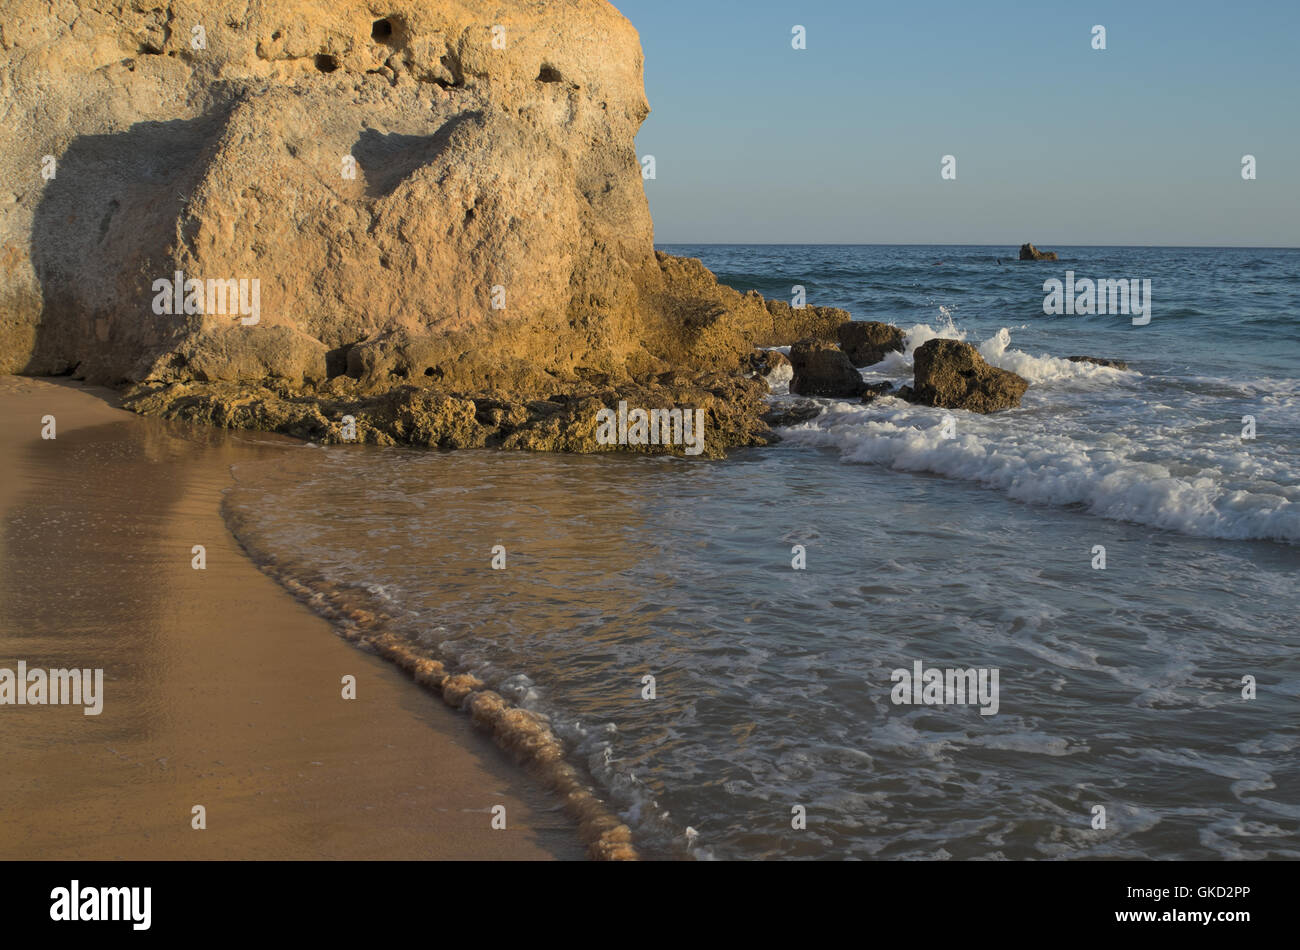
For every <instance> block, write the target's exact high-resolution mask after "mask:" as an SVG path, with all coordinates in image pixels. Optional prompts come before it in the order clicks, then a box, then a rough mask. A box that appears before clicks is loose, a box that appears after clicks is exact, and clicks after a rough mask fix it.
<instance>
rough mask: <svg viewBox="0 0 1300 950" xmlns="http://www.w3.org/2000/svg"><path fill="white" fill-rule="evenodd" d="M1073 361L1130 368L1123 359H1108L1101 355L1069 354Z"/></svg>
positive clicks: (1112, 367)
mask: <svg viewBox="0 0 1300 950" xmlns="http://www.w3.org/2000/svg"><path fill="white" fill-rule="evenodd" d="M1066 359H1067V360H1069V361H1070V362H1071V363H1092V364H1093V365H1094V366H1107V367H1109V368H1110V369H1128V363H1125V362H1124V361H1123V360H1108V359H1104V358H1103V357H1100V356H1067V357H1066Z"/></svg>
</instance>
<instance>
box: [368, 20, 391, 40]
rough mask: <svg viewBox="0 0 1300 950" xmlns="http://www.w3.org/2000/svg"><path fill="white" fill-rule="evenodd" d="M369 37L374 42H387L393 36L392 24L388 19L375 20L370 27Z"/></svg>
mask: <svg viewBox="0 0 1300 950" xmlns="http://www.w3.org/2000/svg"><path fill="white" fill-rule="evenodd" d="M370 38H371V39H372V40H374V41H375V42H376V43H387V42H388V41H389V40H391V39H392V38H393V24H392V23H390V22H389V21H388V20H376V21H375V25H374V26H372V27H371V28H370Z"/></svg>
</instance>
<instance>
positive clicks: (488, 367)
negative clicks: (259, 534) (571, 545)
mask: <svg viewBox="0 0 1300 950" xmlns="http://www.w3.org/2000/svg"><path fill="white" fill-rule="evenodd" d="M641 67H642V56H641V50H640V46H639V41H638V39H637V36H636V32H635V30H634V29H633V28H632V26H631V25H630V24H629V23H628V22H627V21H626V20H625V19H624V18H623V17H622V16H621V15H620V14H619V13H618V12H617V11H616V10H615V9H614V8H613V7H612V6H610V5H609V4H608V3H606V2H604V0H556V2H551V3H532V2H527V0H500V2H497V3H494V4H492V5H488V6H482V5H477V4H469V3H464V2H461V0H393V2H391V3H388V2H385V3H384V4H382V5H381V4H377V3H371V2H368V0H335V2H331V3H319V4H318V3H310V2H306V0H264V2H258V3H253V4H249V3H246V2H242V0H174V2H171V0H169V2H165V3H158V4H143V3H122V2H118V0H83V2H80V3H77V4H73V3H71V2H59V0H56V2H54V3H53V4H52V5H51V4H50V3H47V2H44V0H8V3H7V4H6V12H5V18H4V23H3V25H0V109H3V123H2V124H0V172H2V174H0V180H2V181H4V182H5V185H4V187H3V190H0V261H2V262H3V266H0V371H3V372H21V373H29V374H71V375H73V376H75V377H78V378H84V379H87V380H90V381H93V382H99V383H108V384H113V385H120V386H129V387H131V392H130V394H129V398H128V400H127V404H128V405H130V406H132V407H134V408H137V409H139V410H141V411H149V412H157V413H164V414H167V415H172V416H176V417H178V418H185V419H195V420H199V421H205V422H214V423H217V424H222V425H241V426H244V425H247V426H257V427H262V428H273V429H278V430H281V431H287V432H293V433H294V434H298V435H302V436H307V437H311V438H316V439H323V440H335V439H339V438H343V437H344V436H343V435H342V433H343V431H344V430H343V429H342V428H341V418H342V416H343V415H352V416H353V417H354V418H355V419H356V437H357V438H358V439H359V440H361V441H368V442H381V443H382V442H387V441H404V442H417V443H421V444H437V445H475V444H498V445H517V446H520V447H532V448H552V447H559V448H577V449H581V448H584V447H586V446H587V445H588V442H589V439H588V435H589V433H588V432H587V431H586V430H587V429H588V428H590V429H591V430H592V431H594V428H595V422H594V419H593V420H588V419H586V418H585V417H584V415H583V413H585V412H586V410H587V408H589V402H590V400H600V399H608V398H610V397H612V396H616V395H620V394H625V393H630V394H633V395H634V396H635V398H644V399H652V398H653V399H663V400H667V404H670V405H678V406H696V405H708V406H710V407H712V408H710V410H709V411H710V422H711V434H716V436H717V439H716V442H715V441H714V440H713V439H712V438H711V439H710V445H709V448H710V454H717V453H718V452H720V451H721V450H722V449H723V448H725V447H726V445H728V444H754V443H761V442H762V441H763V435H762V432H763V427H762V425H761V423H758V422H757V415H756V414H757V412H758V403H757V402H756V401H755V400H753V399H751V398H750V397H749V396H748V395H744V393H747V392H748V390H745V389H744V388H743V387H742V394H741V395H740V396H739V397H737V394H736V392H735V391H734V390H735V385H737V384H733V382H730V381H727V379H726V378H727V377H728V376H730V375H733V374H736V373H738V371H739V368H740V362H741V360H742V359H743V358H744V357H745V356H746V355H747V354H748V353H750V352H751V350H752V348H753V347H754V346H755V345H768V346H771V345H784V344H789V343H792V342H794V341H795V340H797V339H800V338H804V337H817V338H820V339H828V340H829V339H834V338H835V328H836V327H837V326H838V325H839V324H840V323H842V322H844V321H845V320H847V319H848V315H847V314H846V313H844V312H843V311H840V310H834V309H831V308H818V307H808V308H806V309H802V310H793V309H792V308H790V306H789V305H788V304H784V303H782V302H778V301H769V302H765V301H764V300H763V299H762V297H761V296H760V295H758V294H757V293H752V292H751V293H749V294H740V293H738V292H736V291H733V290H731V289H729V288H726V287H722V286H719V285H718V283H717V282H716V280H715V279H714V278H713V275H712V274H710V273H709V272H708V271H707V270H706V269H705V268H704V267H703V266H702V265H701V264H700V263H699V262H698V261H694V260H686V259H678V258H672V257H668V256H666V255H662V254H658V253H656V252H655V250H654V246H653V231H652V226H651V221H650V216H649V211H648V207H647V204H646V198H645V193H644V187H643V181H642V177H641V166H640V162H639V160H638V156H637V154H636V152H635V147H634V136H635V134H636V131H637V129H638V128H639V126H640V124H641V122H642V121H643V120H644V119H645V117H646V115H647V113H648V111H649V108H648V104H647V102H646V99H645V95H644V91H643V85H642V78H641ZM173 280H174V281H175V283H176V284H177V292H175V293H173V292H170V291H168V290H167V289H166V288H167V287H169V286H170V284H171V282H173ZM160 288H161V289H160ZM733 398H739V402H738V403H734V404H733V407H734V408H735V409H736V410H737V411H738V412H739V414H740V416H745V417H752V418H751V422H742V420H741V418H740V416H735V414H734V413H731V414H730V415H729V414H728V413H725V412H723V410H722V409H721V408H720V407H721V404H722V402H726V401H727V400H731V399H733ZM557 406H558V407H559V409H556V408H555V407H557ZM715 409H716V412H715ZM719 414H721V415H719ZM724 416H728V418H724Z"/></svg>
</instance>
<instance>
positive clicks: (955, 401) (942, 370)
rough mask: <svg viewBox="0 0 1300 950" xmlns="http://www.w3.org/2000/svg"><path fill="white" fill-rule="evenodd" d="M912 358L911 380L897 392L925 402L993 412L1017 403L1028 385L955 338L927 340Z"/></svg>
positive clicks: (1020, 378) (905, 396) (954, 407)
mask: <svg viewBox="0 0 1300 950" xmlns="http://www.w3.org/2000/svg"><path fill="white" fill-rule="evenodd" d="M912 359H913V367H914V370H915V374H916V378H915V381H914V383H913V385H912V386H911V387H910V388H908V387H904V389H905V390H907V391H906V392H903V391H900V393H899V395H901V396H903V397H904V398H908V399H910V400H912V401H913V402H919V403H922V404H924V405H927V406H941V407H943V408H945V409H966V410H969V411H971V412H995V411H997V410H999V409H1010V408H1013V407H1015V406H1018V405H1020V397H1022V396H1023V395H1024V394H1025V390H1026V389H1028V388H1029V383H1028V382H1027V381H1026V380H1025V379H1023V378H1022V377H1020V376H1017V375H1016V374H1015V373H1012V372H1010V371H1009V370H1005V369H1000V368H998V367H996V366H990V365H989V364H988V363H987V362H985V361H984V357H982V356H980V354H979V351H978V350H977V349H975V347H973V346H971V345H970V344H969V343H962V342H961V341H959V340H928V341H926V342H925V343H923V344H921V346H919V347H917V348H916V352H915V353H914V354H913V357H912Z"/></svg>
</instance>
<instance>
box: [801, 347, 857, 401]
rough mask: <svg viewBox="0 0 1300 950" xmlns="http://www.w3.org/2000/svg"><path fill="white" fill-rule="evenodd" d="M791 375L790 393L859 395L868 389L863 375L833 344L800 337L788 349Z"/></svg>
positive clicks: (845, 396)
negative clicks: (791, 369) (792, 375)
mask: <svg viewBox="0 0 1300 950" xmlns="http://www.w3.org/2000/svg"><path fill="white" fill-rule="evenodd" d="M790 364H791V366H792V367H793V368H794V378H793V379H791V380H790V392H792V393H795V394H796V395H799V396H833V397H842V398H848V397H851V396H860V395H861V394H862V392H863V391H864V390H865V389H866V388H867V384H866V383H865V382H863V381H862V375H861V374H860V373H859V372H858V371H857V370H856V369H854V368H853V364H852V363H851V362H849V358H848V357H847V356H845V355H844V353H843V352H842V351H841V350H840V348H839V347H838V346H836V345H835V344H834V343H827V342H825V341H823V340H800V341H799V342H798V343H796V344H794V346H792V347H791V348H790Z"/></svg>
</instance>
